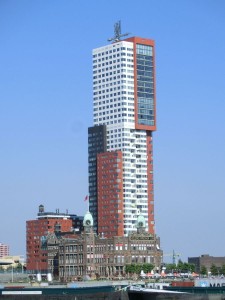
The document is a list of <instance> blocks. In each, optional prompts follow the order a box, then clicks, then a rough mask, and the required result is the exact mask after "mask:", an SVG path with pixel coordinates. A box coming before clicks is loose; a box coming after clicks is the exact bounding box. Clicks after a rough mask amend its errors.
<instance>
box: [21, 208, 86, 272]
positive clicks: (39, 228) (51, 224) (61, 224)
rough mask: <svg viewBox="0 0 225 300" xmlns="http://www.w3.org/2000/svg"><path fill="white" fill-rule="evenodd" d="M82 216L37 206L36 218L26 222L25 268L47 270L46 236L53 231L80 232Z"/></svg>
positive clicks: (30, 270) (36, 270)
mask: <svg viewBox="0 0 225 300" xmlns="http://www.w3.org/2000/svg"><path fill="white" fill-rule="evenodd" d="M82 226H83V217H79V216H77V215H75V214H69V213H68V212H66V213H61V212H59V209H57V210H56V212H45V210H44V206H43V205H40V206H39V211H38V214H37V219H36V220H29V221H27V222H26V253H27V255H26V256H27V270H28V271H29V272H31V273H32V272H34V273H36V272H44V273H47V272H48V252H47V250H46V248H45V247H44V245H45V240H46V236H48V234H50V233H53V232H57V231H60V232H73V231H74V232H81V230H82Z"/></svg>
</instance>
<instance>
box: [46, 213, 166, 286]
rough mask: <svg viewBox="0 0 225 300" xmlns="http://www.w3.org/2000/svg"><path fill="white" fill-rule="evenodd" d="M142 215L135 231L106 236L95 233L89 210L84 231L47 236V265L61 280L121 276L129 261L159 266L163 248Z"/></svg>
mask: <svg viewBox="0 0 225 300" xmlns="http://www.w3.org/2000/svg"><path fill="white" fill-rule="evenodd" d="M145 229H146V223H145V219H144V217H143V216H141V215H139V216H138V219H137V220H136V231H135V232H132V233H131V234H130V235H129V236H115V237H110V238H106V237H105V236H104V235H103V234H101V235H96V233H95V232H94V230H93V218H92V215H91V214H90V213H89V212H88V213H87V214H86V215H85V217H84V231H83V232H82V233H81V234H73V235H72V234H69V233H67V234H66V233H61V234H60V233H59V232H58V233H52V234H50V235H49V236H48V237H47V241H46V249H47V252H48V266H49V270H50V271H51V273H52V274H53V275H54V276H55V277H58V276H57V274H58V275H59V278H60V280H61V281H73V280H75V279H76V278H77V277H83V276H90V277H95V276H96V275H97V276H100V277H108V278H113V277H115V276H118V275H120V276H122V275H123V274H124V273H125V266H126V265H129V264H145V263H146V264H147V263H148V264H152V265H153V266H154V268H155V270H158V269H160V267H161V263H162V255H163V254H162V250H160V240H159V238H158V237H157V236H156V235H154V234H150V233H148V232H146V230H145Z"/></svg>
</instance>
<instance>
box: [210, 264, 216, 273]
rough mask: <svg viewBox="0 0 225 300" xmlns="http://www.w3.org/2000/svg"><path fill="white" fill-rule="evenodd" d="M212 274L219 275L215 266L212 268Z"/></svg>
mask: <svg viewBox="0 0 225 300" xmlns="http://www.w3.org/2000/svg"><path fill="white" fill-rule="evenodd" d="M210 272H211V274H212V275H214V276H215V275H218V268H217V267H216V266H215V265H214V264H212V265H211V267H210Z"/></svg>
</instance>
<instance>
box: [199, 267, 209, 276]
mask: <svg viewBox="0 0 225 300" xmlns="http://www.w3.org/2000/svg"><path fill="white" fill-rule="evenodd" d="M200 274H201V275H207V268H206V266H202V267H201V270H200Z"/></svg>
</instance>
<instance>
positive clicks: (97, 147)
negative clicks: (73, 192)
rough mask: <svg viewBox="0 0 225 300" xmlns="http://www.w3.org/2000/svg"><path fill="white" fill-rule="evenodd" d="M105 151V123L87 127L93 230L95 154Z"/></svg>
mask: <svg viewBox="0 0 225 300" xmlns="http://www.w3.org/2000/svg"><path fill="white" fill-rule="evenodd" d="M102 152H106V125H99V126H93V127H89V128H88V183H89V211H90V213H91V214H92V216H93V220H94V230H95V231H97V225H98V224H97V221H98V197H97V195H98V189H97V154H98V153H102Z"/></svg>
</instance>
